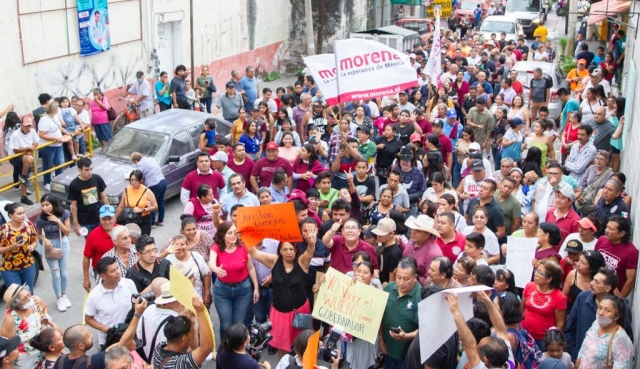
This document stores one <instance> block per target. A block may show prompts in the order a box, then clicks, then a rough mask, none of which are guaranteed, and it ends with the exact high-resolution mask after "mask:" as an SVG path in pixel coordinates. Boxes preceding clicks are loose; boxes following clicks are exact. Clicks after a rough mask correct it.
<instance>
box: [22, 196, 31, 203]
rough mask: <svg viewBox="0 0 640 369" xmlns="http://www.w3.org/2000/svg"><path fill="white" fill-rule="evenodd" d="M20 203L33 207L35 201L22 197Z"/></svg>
mask: <svg viewBox="0 0 640 369" xmlns="http://www.w3.org/2000/svg"><path fill="white" fill-rule="evenodd" d="M20 203H21V204H25V205H33V201H31V200H29V198H28V197H26V196H22V197H21V198H20Z"/></svg>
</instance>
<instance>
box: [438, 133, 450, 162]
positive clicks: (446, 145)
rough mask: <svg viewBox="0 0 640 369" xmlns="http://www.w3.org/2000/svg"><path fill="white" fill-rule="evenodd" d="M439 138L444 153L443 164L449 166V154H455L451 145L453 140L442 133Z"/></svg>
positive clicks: (441, 150) (441, 151)
mask: <svg viewBox="0 0 640 369" xmlns="http://www.w3.org/2000/svg"><path fill="white" fill-rule="evenodd" d="M438 138H439V139H440V153H442V164H447V154H451V153H452V152H453V144H452V143H451V139H450V138H449V137H447V135H445V134H444V133H440V136H438ZM451 164H452V165H453V162H452V163H451Z"/></svg>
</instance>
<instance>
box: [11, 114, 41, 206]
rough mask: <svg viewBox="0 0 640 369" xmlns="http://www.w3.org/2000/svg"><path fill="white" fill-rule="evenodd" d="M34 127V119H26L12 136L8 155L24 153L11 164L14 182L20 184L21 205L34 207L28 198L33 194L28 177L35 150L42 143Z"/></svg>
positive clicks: (12, 160)
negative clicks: (28, 188)
mask: <svg viewBox="0 0 640 369" xmlns="http://www.w3.org/2000/svg"><path fill="white" fill-rule="evenodd" d="M32 127H33V118H31V117H25V118H24V119H23V120H22V124H21V125H20V129H19V130H17V131H14V132H13V133H12V134H11V136H10V138H9V147H8V150H7V151H8V155H14V154H19V153H24V155H22V156H19V157H17V158H13V159H11V160H9V162H10V163H11V165H13V171H14V172H13V181H14V182H18V181H19V182H20V203H22V204H25V205H33V201H31V200H30V199H29V198H28V197H27V195H29V194H30V193H31V192H30V191H28V190H27V177H28V176H29V171H30V170H31V166H32V165H33V160H34V159H33V156H34V155H33V153H34V150H35V148H36V146H38V142H39V141H40V137H38V134H37V133H36V131H35V130H34V129H33V128H32Z"/></svg>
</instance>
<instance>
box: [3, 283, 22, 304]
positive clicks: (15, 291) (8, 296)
mask: <svg viewBox="0 0 640 369" xmlns="http://www.w3.org/2000/svg"><path fill="white" fill-rule="evenodd" d="M25 288H27V285H26V284H23V285H19V284H16V283H13V284H11V286H9V287H8V288H7V290H6V291H5V292H4V296H3V298H2V299H3V300H4V302H5V303H6V304H7V306H9V305H11V303H12V302H13V300H15V299H16V298H18V295H20V292H22V290H24V289H25Z"/></svg>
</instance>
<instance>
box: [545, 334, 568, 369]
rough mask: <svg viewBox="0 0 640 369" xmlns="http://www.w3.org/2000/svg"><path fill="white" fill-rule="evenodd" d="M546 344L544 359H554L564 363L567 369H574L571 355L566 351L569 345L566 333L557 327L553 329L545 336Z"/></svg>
mask: <svg viewBox="0 0 640 369" xmlns="http://www.w3.org/2000/svg"><path fill="white" fill-rule="evenodd" d="M544 344H545V346H546V347H547V351H546V352H545V353H544V354H542V359H543V360H544V359H546V358H548V357H552V358H554V359H558V360H560V361H562V362H563V363H564V364H565V365H566V366H567V369H573V363H572V362H571V355H569V354H568V353H566V352H565V351H564V348H565V346H566V345H567V342H566V339H565V337H564V333H562V331H561V330H559V329H558V328H556V327H551V328H549V329H548V330H547V333H546V334H545V335H544Z"/></svg>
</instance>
